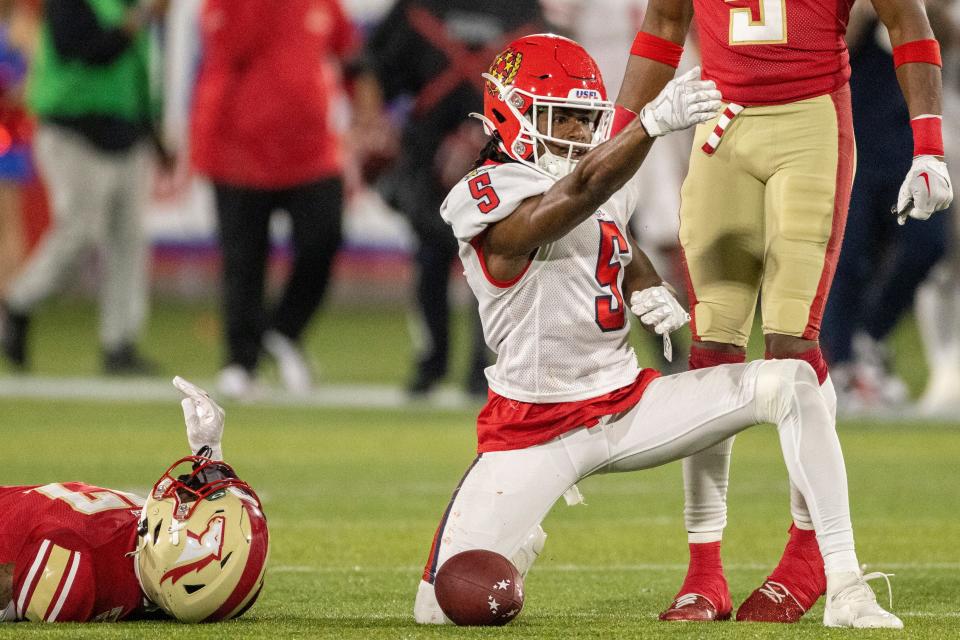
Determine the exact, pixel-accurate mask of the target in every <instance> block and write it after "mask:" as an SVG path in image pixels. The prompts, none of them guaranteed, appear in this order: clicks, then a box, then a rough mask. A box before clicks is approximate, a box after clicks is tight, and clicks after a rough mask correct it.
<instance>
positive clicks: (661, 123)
mask: <svg viewBox="0 0 960 640" xmlns="http://www.w3.org/2000/svg"><path fill="white" fill-rule="evenodd" d="M721 100H722V97H721V96H720V91H719V90H718V89H717V84H716V83H715V82H714V81H713V80H701V79H700V67H694V68H693V69H690V71H687V72H686V73H685V74H683V75H682V76H679V77H677V78H674V79H673V80H671V81H670V82H668V83H667V86H665V87H664V88H663V91H661V92H660V94H659V95H658V96H657V97H656V98H654V99H653V100H651V101H650V102H649V103H647V105H646V106H645V107H644V108H643V109H641V110H640V122H641V123H642V124H643V128H644V129H645V130H646V132H647V135H648V136H650V137H651V138H655V137H657V136H662V135H665V134H667V133H670V132H671V131H680V130H682V129H686V128H688V127H692V126H693V125H695V124H700V123H702V122H706V121H708V120H710V119H712V118H714V117H716V115H717V113H718V112H719V111H720V106H721Z"/></svg>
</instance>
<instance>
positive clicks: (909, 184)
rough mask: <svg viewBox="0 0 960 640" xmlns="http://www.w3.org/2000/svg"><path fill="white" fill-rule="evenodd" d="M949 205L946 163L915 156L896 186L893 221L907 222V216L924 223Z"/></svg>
mask: <svg viewBox="0 0 960 640" xmlns="http://www.w3.org/2000/svg"><path fill="white" fill-rule="evenodd" d="M951 202H953V185H952V184H950V174H949V173H947V164H946V163H945V162H943V161H942V160H938V159H937V158H936V157H934V156H917V157H916V158H914V159H913V164H912V165H911V166H910V171H909V172H907V177H906V178H904V180H903V185H902V186H901V187H900V195H899V196H898V197H897V210H896V214H897V221H898V222H899V223H900V224H905V223H906V222H907V216H909V217H911V218H916V219H917V220H926V219H928V218H929V217H930V216H931V215H933V213H934V212H936V211H942V210H943V209H946V208H947V207H949V206H950V203H951Z"/></svg>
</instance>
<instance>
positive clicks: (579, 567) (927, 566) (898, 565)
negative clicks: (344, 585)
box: [270, 562, 960, 615]
mask: <svg viewBox="0 0 960 640" xmlns="http://www.w3.org/2000/svg"><path fill="white" fill-rule="evenodd" d="M724 567H725V568H726V569H728V570H730V571H756V570H759V569H769V564H763V563H753V562H747V563H734V564H727V563H724ZM874 567H877V568H881V567H882V568H884V569H892V570H898V571H956V570H957V569H960V563H957V562H889V563H878V564H871V565H870V568H871V569H872V568H874ZM686 568H687V565H686V563H682V564H681V563H672V562H648V563H639V564H609V565H586V564H550V563H538V564H537V566H536V568H535V569H534V571H536V572H537V573H550V572H561V573H571V572H578V571H582V572H584V573H603V572H604V571H682V570H684V569H686ZM422 570H423V567H422V566H419V565H417V566H414V565H409V566H402V565H383V566H373V565H364V566H361V565H354V566H352V567H317V566H311V565H299V564H298V565H278V566H273V567H270V572H271V573H320V574H337V573H407V572H414V573H416V572H419V571H422ZM958 615H960V613H958Z"/></svg>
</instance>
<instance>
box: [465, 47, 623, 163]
mask: <svg viewBox="0 0 960 640" xmlns="http://www.w3.org/2000/svg"><path fill="white" fill-rule="evenodd" d="M483 77H484V79H486V81H487V82H486V85H485V89H486V90H485V92H484V96H483V115H482V116H480V114H473V115H474V116H475V117H478V118H480V119H481V120H482V121H483V123H484V125H485V127H486V129H487V133H489V134H490V135H495V136H496V137H497V138H499V142H500V148H501V150H502V151H503V152H504V153H506V154H507V155H508V156H510V157H511V158H513V159H514V160H517V161H519V162H522V163H524V164H527V165H530V166H532V167H534V168H535V169H537V170H539V171H542V172H544V173H546V174H548V175H550V176H552V177H561V176H563V175H566V174H567V173H569V172H570V170H572V168H573V166H574V165H575V164H576V159H574V158H573V152H574V150H575V149H578V148H580V149H583V150H589V149H592V148H593V147H595V146H597V145H598V144H600V143H601V142H603V141H604V140H606V139H607V138H608V137H609V136H610V124H611V122H612V119H613V103H612V102H610V101H609V100H607V90H606V88H604V86H603V77H602V76H601V75H600V68H599V67H598V66H597V63H596V61H594V59H593V58H592V57H590V54H589V53H587V51H586V50H585V49H584V48H583V47H581V46H580V45H579V44H577V43H576V42H574V41H573V40H570V39H569V38H564V37H562V36H558V35H554V34H550V33H541V34H535V35H530V36H524V37H522V38H519V39H517V40H514V41H513V42H511V43H510V44H509V45H508V46H507V48H506V49H504V50H503V52H501V53H500V54H499V55H498V56H497V57H496V58H495V59H494V61H493V64H492V65H491V66H490V70H489V71H488V72H487V73H485V74H483ZM555 108H565V109H583V110H585V111H588V112H589V113H590V117H591V123H592V130H593V138H592V140H591V141H590V142H572V141H570V140H564V139H561V138H555V137H553V135H552V123H553V109H555ZM544 110H545V111H546V113H547V118H546V129H547V130H546V131H539V127H538V116H539V115H540V114H541V113H543V111H544ZM544 142H551V143H553V144H555V145H561V146H564V147H566V148H567V153H566V154H565V157H560V156H557V155H556V154H554V153H552V152H551V151H550V150H549V149H548V148H547V147H546V145H545V144H543V143H544Z"/></svg>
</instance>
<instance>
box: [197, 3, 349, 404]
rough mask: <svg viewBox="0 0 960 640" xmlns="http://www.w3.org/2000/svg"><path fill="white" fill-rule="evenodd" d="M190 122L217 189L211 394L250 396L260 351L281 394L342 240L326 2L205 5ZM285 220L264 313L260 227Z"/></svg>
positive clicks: (344, 36) (343, 32)
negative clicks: (218, 259)
mask: <svg viewBox="0 0 960 640" xmlns="http://www.w3.org/2000/svg"><path fill="white" fill-rule="evenodd" d="M201 28H202V33H203V43H202V47H203V61H202V63H201V69H200V75H199V78H198V81H197V87H196V94H195V98H194V108H193V122H192V134H191V140H192V154H193V162H194V164H195V165H196V167H197V169H198V170H199V172H200V173H202V174H204V175H206V176H208V177H209V178H210V179H211V180H212V181H213V184H214V187H215V191H216V206H217V217H218V221H219V229H220V243H221V247H222V250H223V281H224V316H225V324H226V340H227V362H226V366H225V367H224V369H223V370H222V371H221V372H220V376H219V380H218V387H219V390H220V392H221V393H223V394H224V395H225V396H227V397H230V398H243V397H245V396H247V394H249V393H250V392H251V391H253V389H254V388H255V371H256V368H257V364H258V361H259V358H260V354H261V349H265V350H266V351H267V352H268V353H269V354H270V355H271V356H273V357H274V358H276V360H277V364H278V366H279V371H280V375H281V378H282V380H283V382H284V384H285V386H286V387H287V388H288V389H289V390H291V391H293V392H296V393H305V392H307V391H309V390H310V388H311V386H312V374H311V370H310V367H309V366H308V363H307V361H306V358H305V357H304V354H303V351H302V348H301V345H300V339H301V336H302V335H303V331H304V329H305V328H306V327H307V324H308V323H309V322H310V319H311V318H312V317H313V315H314V313H315V312H316V310H317V309H318V307H319V306H320V304H321V302H322V301H323V297H324V294H325V292H326V290H327V283H328V281H329V279H330V268H331V264H332V261H333V258H334V255H335V254H336V251H337V249H338V247H339V246H340V240H341V218H342V209H343V185H342V180H341V174H342V170H343V165H342V159H341V153H340V148H339V144H340V141H339V139H338V136H337V134H336V132H335V130H334V128H333V127H332V125H331V121H332V120H333V117H334V115H335V114H334V113H333V112H334V108H333V106H334V98H336V97H337V96H339V95H340V93H341V88H340V76H339V73H340V70H339V66H338V64H337V58H343V56H345V55H346V54H347V53H348V52H349V50H350V48H351V46H352V43H353V31H352V28H351V25H350V23H349V22H348V21H347V18H346V16H345V15H344V13H343V10H342V8H341V6H340V4H339V2H337V1H336V0H282V1H281V2H278V1H277V0H207V2H206V4H205V5H204V9H203V14H202V17H201ZM281 209H282V210H284V211H286V212H287V213H288V214H289V215H290V218H291V220H292V245H293V266H292V271H291V273H290V276H289V279H288V280H287V283H286V287H285V289H284V291H283V292H282V294H281V296H280V299H279V302H277V304H276V305H275V306H273V308H272V309H271V310H270V311H269V312H268V311H267V310H266V308H265V304H264V275H265V269H266V264H267V257H268V253H269V249H270V233H269V231H270V218H271V216H272V214H273V212H274V211H276V210H281Z"/></svg>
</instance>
